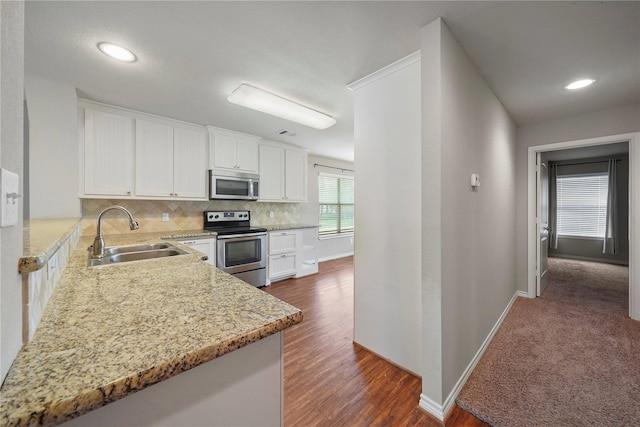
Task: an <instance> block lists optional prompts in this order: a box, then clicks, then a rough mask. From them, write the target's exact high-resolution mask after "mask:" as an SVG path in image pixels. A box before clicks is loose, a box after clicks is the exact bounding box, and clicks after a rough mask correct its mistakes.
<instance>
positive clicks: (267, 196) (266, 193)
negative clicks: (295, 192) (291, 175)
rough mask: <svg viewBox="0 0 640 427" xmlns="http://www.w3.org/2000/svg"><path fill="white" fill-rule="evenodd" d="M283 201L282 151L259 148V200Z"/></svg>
mask: <svg viewBox="0 0 640 427" xmlns="http://www.w3.org/2000/svg"><path fill="white" fill-rule="evenodd" d="M283 199H284V150H283V149H282V148H279V147H272V146H270V145H261V146H260V200H273V201H278V202H281V201H282V200H283Z"/></svg>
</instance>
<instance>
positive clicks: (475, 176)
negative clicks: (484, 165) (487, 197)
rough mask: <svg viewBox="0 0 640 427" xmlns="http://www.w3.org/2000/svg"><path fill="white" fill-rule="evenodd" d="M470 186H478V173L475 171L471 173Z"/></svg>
mask: <svg viewBox="0 0 640 427" xmlns="http://www.w3.org/2000/svg"><path fill="white" fill-rule="evenodd" d="M471 187H473V188H477V187H480V175H478V174H477V173H473V174H471Z"/></svg>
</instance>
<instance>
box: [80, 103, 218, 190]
mask: <svg viewBox="0 0 640 427" xmlns="http://www.w3.org/2000/svg"><path fill="white" fill-rule="evenodd" d="M78 105H79V107H80V108H81V109H84V122H83V123H82V122H81V123H80V127H81V132H80V137H81V138H83V139H84V141H81V144H80V153H81V154H80V155H81V158H84V162H83V163H81V164H82V165H83V170H82V171H81V174H80V178H81V181H82V184H81V190H80V197H87V198H90V197H97V198H107V197H114V196H115V197H118V198H120V197H122V196H126V197H131V198H137V199H165V200H166V199H176V198H180V199H189V200H208V198H207V169H208V166H209V163H208V160H207V131H206V128H205V127H204V126H198V125H192V124H190V123H184V122H180V121H177V120H171V119H165V118H162V117H158V116H152V115H150V114H145V113H139V112H136V111H132V110H127V109H124V108H118V107H112V106H108V105H103V104H99V103H94V102H92V101H84V100H82V101H80V102H79V103H78ZM81 117H82V116H81ZM83 126H84V128H83Z"/></svg>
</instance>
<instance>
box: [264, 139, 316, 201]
mask: <svg viewBox="0 0 640 427" xmlns="http://www.w3.org/2000/svg"><path fill="white" fill-rule="evenodd" d="M260 200H261V201H273V202H306V201H307V152H306V151H304V150H302V149H299V148H296V147H291V146H286V145H284V144H278V143H273V142H267V141H262V142H261V143H260Z"/></svg>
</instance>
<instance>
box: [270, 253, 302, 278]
mask: <svg viewBox="0 0 640 427" xmlns="http://www.w3.org/2000/svg"><path fill="white" fill-rule="evenodd" d="M295 274H296V255H295V254H282V255H271V256H269V278H270V279H273V278H279V277H284V276H293V275H295Z"/></svg>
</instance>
